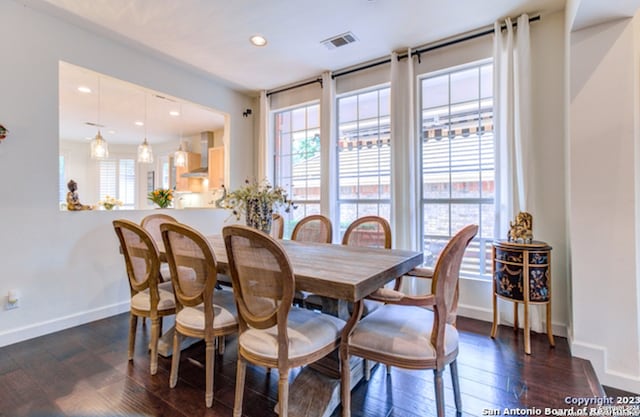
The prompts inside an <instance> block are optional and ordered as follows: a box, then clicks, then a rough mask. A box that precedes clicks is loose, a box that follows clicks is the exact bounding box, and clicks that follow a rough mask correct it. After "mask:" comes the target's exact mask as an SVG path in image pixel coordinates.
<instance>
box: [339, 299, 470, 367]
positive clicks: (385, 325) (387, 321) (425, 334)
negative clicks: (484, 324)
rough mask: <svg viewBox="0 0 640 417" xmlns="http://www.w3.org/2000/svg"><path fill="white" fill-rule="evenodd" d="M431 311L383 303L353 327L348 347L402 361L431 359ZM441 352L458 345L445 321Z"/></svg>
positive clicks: (433, 357) (432, 351)
mask: <svg viewBox="0 0 640 417" xmlns="http://www.w3.org/2000/svg"><path fill="white" fill-rule="evenodd" d="M433 316H434V314H433V311H430V310H427V309H424V308H421V307H414V306H403V305H393V304H387V305H384V306H382V307H380V308H379V309H377V310H376V311H374V312H373V313H371V314H370V315H368V316H367V317H365V318H363V319H362V320H361V321H360V322H359V323H358V324H357V325H356V328H355V329H354V331H353V333H352V336H351V340H350V342H349V345H350V346H354V347H357V348H360V349H364V350H368V351H371V352H379V353H384V354H387V355H392V356H395V357H398V358H402V359H406V360H419V361H422V360H428V359H435V357H436V351H435V349H434V347H433V345H432V344H431V330H432V327H433ZM444 343H445V348H444V352H445V355H448V354H450V353H451V352H453V351H455V350H456V349H457V347H458V331H457V330H456V328H455V327H453V326H451V325H449V324H447V326H446V328H445V336H444Z"/></svg>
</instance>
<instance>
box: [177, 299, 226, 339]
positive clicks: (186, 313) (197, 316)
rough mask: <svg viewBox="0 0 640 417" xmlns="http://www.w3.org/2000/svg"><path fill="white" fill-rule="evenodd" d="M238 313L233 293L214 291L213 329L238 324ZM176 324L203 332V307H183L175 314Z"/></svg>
mask: <svg viewBox="0 0 640 417" xmlns="http://www.w3.org/2000/svg"><path fill="white" fill-rule="evenodd" d="M236 317H238V313H237V310H236V302H235V299H234V298H233V292H231V291H225V290H216V291H215V292H214V293H213V328H214V329H218V328H222V327H227V326H232V325H234V324H237V323H238V320H237V318H236ZM176 323H179V324H180V325H181V326H184V327H188V328H190V329H194V330H204V305H202V304H201V305H199V306H196V307H185V308H183V309H182V310H180V311H179V312H178V313H177V314H176Z"/></svg>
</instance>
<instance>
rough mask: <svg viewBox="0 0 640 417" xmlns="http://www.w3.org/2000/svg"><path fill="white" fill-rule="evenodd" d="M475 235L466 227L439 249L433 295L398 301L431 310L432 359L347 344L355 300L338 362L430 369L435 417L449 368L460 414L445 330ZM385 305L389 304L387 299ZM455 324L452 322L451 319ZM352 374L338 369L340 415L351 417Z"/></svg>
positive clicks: (356, 308) (453, 359) (453, 353)
mask: <svg viewBox="0 0 640 417" xmlns="http://www.w3.org/2000/svg"><path fill="white" fill-rule="evenodd" d="M477 232H478V226H477V225H468V226H465V227H464V228H462V229H461V230H460V231H459V232H458V233H457V234H456V235H455V236H454V237H452V238H451V240H450V241H449V242H448V243H447V245H446V246H445V248H444V249H443V250H442V252H441V254H440V256H439V257H438V261H437V263H436V266H435V269H434V273H433V277H434V278H433V279H434V287H435V292H434V294H429V295H426V296H420V297H415V298H416V299H415V300H414V301H415V303H414V304H409V302H408V300H406V299H403V300H399V301H398V303H397V304H400V305H419V306H423V307H424V306H432V307H433V314H434V318H433V327H432V330H431V340H430V342H431V344H432V346H433V347H434V349H435V352H436V354H435V357H434V358H430V359H425V360H418V359H416V360H411V359H407V358H401V357H397V356H395V355H394V354H393V353H385V352H380V351H374V350H369V349H363V348H361V347H357V346H353V345H350V339H351V336H352V335H353V332H354V330H355V329H356V328H357V322H358V321H359V320H360V317H361V316H362V310H363V302H362V300H361V301H358V302H357V303H356V304H355V306H354V313H353V315H352V316H351V318H350V320H349V323H347V326H346V327H345V330H344V332H343V334H342V342H341V344H340V362H341V363H349V362H348V361H349V356H350V355H355V356H359V357H362V358H365V359H370V360H374V361H377V362H382V363H385V364H387V365H392V366H397V367H400V368H404V369H433V372H434V385H435V392H436V409H437V414H438V417H443V416H444V384H443V381H442V373H443V371H444V368H445V367H446V366H447V365H449V367H450V369H451V380H452V385H453V392H454V399H455V405H456V410H457V411H458V412H461V411H462V403H461V400H460V386H459V382H458V368H457V363H456V359H457V356H458V347H457V346H456V348H455V349H454V350H452V351H451V352H449V353H448V354H446V353H445V350H444V349H445V343H444V342H445V340H444V337H445V329H446V326H447V324H450V321H451V319H452V318H451V316H452V314H455V311H454V310H453V308H454V307H455V305H456V304H457V297H458V290H457V289H458V278H459V270H460V264H461V262H462V258H463V256H464V252H465V250H466V248H467V246H468V245H469V243H470V242H471V240H472V239H473V238H474V237H475V235H476V234H477ZM386 302H387V303H392V302H390V301H389V300H386ZM454 321H455V320H454ZM350 373H351V371H350V368H349V367H348V366H343V367H341V377H342V378H341V398H342V416H343V417H350V416H351V391H350V389H349V387H350V382H351V374H350Z"/></svg>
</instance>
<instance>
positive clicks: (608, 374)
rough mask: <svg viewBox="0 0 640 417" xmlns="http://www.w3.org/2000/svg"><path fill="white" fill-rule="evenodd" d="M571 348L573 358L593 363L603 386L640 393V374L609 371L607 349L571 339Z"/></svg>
mask: <svg viewBox="0 0 640 417" xmlns="http://www.w3.org/2000/svg"><path fill="white" fill-rule="evenodd" d="M569 347H570V348H571V354H572V356H575V357H577V358H582V359H586V360H588V361H590V362H591V366H593V369H594V370H595V372H596V375H597V376H598V380H599V381H600V384H601V385H607V386H610V387H615V388H618V389H621V390H624V391H629V392H633V393H640V374H635V375H633V374H627V373H623V372H619V371H614V370H611V369H609V367H608V365H607V356H608V354H607V348H606V347H604V346H599V345H594V344H592V343H588V342H580V341H574V340H571V339H570V343H569Z"/></svg>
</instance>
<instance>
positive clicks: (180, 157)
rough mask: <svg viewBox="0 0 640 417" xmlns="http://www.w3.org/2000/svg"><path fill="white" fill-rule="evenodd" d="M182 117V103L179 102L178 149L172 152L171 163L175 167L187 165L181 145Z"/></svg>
mask: <svg viewBox="0 0 640 417" xmlns="http://www.w3.org/2000/svg"><path fill="white" fill-rule="evenodd" d="M182 117H183V116H182V103H180V145H179V146H178V150H177V151H176V152H175V153H174V154H173V165H175V166H177V167H186V166H187V153H186V152H185V150H184V148H183V147H182V126H183V123H182Z"/></svg>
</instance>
